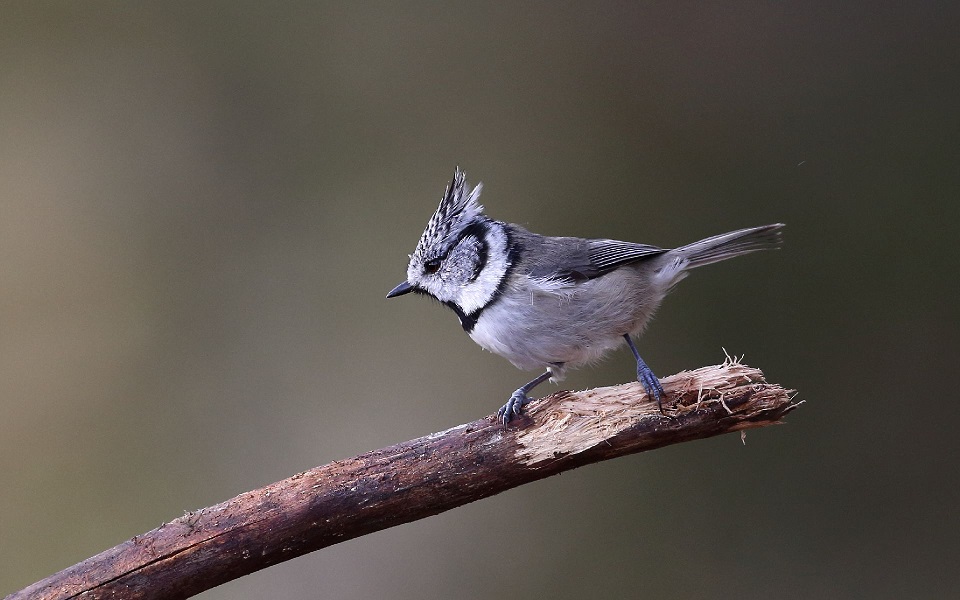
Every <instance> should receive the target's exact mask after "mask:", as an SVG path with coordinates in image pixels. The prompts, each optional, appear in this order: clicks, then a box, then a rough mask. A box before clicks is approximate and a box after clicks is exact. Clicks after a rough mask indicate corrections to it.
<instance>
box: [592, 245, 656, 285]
mask: <svg viewBox="0 0 960 600" xmlns="http://www.w3.org/2000/svg"><path fill="white" fill-rule="evenodd" d="M587 252H588V255H589V256H590V264H591V265H593V267H594V268H595V269H596V270H597V274H596V275H593V277H599V276H600V275H603V274H604V273H609V272H610V271H612V270H614V269H616V268H617V267H619V266H621V265H626V264H629V263H632V262H637V261H638V260H642V259H644V258H649V257H651V256H660V255H661V254H663V253H664V252H666V250H665V249H663V248H658V247H657V246H650V245H649V244H634V243H633V242H620V241H617V240H587Z"/></svg>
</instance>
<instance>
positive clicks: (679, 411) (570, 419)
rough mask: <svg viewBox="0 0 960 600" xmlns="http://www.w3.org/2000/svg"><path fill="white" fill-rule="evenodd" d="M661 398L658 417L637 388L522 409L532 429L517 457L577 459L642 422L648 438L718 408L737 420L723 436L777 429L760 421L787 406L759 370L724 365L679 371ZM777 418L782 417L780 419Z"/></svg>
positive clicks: (570, 396)
mask: <svg viewBox="0 0 960 600" xmlns="http://www.w3.org/2000/svg"><path fill="white" fill-rule="evenodd" d="M661 384H662V385H663V388H664V391H665V392H666V398H665V399H664V402H663V413H662V414H661V413H660V411H659V410H658V408H657V403H656V401H655V400H654V399H653V398H651V397H650V396H648V395H647V394H646V392H645V391H644V390H643V387H642V385H641V384H640V383H639V382H633V383H627V384H623V385H616V386H610V387H601V388H594V389H591V390H586V391H583V392H560V393H558V394H554V395H553V396H552V397H549V400H548V401H546V402H534V403H531V404H529V405H528V406H527V409H526V410H527V413H528V415H529V417H530V418H531V419H532V421H533V423H534V426H532V427H528V428H525V429H524V430H522V431H520V432H519V433H518V435H517V442H518V443H519V446H520V447H519V448H518V450H517V457H518V458H519V459H520V460H521V461H522V462H525V463H527V464H536V463H540V462H543V461H548V460H553V459H556V458H557V457H560V456H566V455H570V454H578V453H581V452H584V451H586V450H589V449H591V448H594V447H596V446H598V445H600V444H609V443H610V440H611V438H613V437H615V436H617V435H618V434H620V433H621V432H624V431H626V430H628V429H630V428H631V427H635V426H637V425H638V424H640V423H641V422H642V421H649V424H648V425H647V427H648V428H649V429H651V430H652V431H653V432H656V431H658V430H660V429H673V424H672V423H671V421H672V420H673V419H675V418H676V417H681V416H685V415H689V414H691V413H695V412H697V411H702V410H703V409H705V408H707V407H714V408H715V407H716V406H720V407H722V409H723V411H724V413H725V414H727V415H730V416H735V417H737V422H735V423H730V425H729V427H728V430H729V431H737V430H744V429H749V428H752V427H761V426H763V425H770V424H773V423H778V422H780V421H779V416H778V417H777V418H775V419H770V418H764V417H763V415H764V414H765V413H766V412H767V411H769V409H770V408H771V407H772V406H775V405H778V404H782V403H783V402H785V401H787V400H789V398H790V394H791V393H792V391H791V390H786V389H784V388H782V387H780V386H777V385H771V384H768V383H766V381H764V379H763V373H762V372H761V371H760V370H759V369H754V368H753V367H748V366H746V365H743V364H740V363H739V362H737V361H736V360H734V359H729V358H728V360H727V361H725V362H724V363H723V364H721V365H714V366H709V367H702V368H699V369H696V370H693V371H682V372H680V373H678V374H676V375H672V376H670V377H666V378H664V379H663V380H661ZM780 416H782V413H781V414H780Z"/></svg>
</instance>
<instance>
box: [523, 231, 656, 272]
mask: <svg viewBox="0 0 960 600" xmlns="http://www.w3.org/2000/svg"><path fill="white" fill-rule="evenodd" d="M511 233H512V234H513V237H514V239H516V241H517V242H518V245H519V246H521V247H522V248H523V251H522V253H521V261H522V262H524V263H526V264H525V265H524V267H525V270H526V271H527V272H528V273H529V274H530V275H531V276H533V277H542V278H545V279H555V280H561V281H563V280H566V281H585V280H587V279H593V278H595V277H600V276H601V275H604V274H606V273H609V272H610V271H613V270H614V269H616V268H617V267H619V266H621V265H625V264H628V263H632V262H636V261H638V260H642V259H644V258H648V257H651V256H659V255H660V254H663V253H664V252H666V250H665V249H663V248H658V247H656V246H649V245H647V244H634V243H631V242H620V241H617V240H587V239H583V238H572V237H548V236H542V235H538V234H535V233H530V232H529V231H526V230H524V229H521V228H519V227H516V228H515V229H513V230H512V231H511Z"/></svg>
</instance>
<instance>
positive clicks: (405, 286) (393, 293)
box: [387, 281, 413, 298]
mask: <svg viewBox="0 0 960 600" xmlns="http://www.w3.org/2000/svg"><path fill="white" fill-rule="evenodd" d="M412 291H413V286H412V285H410V284H409V283H407V282H406V281H404V282H403V283H401V284H400V285H398V286H397V287H395V288H393V289H392V290H390V291H389V292H388V293H387V298H396V297H397V296H402V295H404V294H409V293H410V292H412Z"/></svg>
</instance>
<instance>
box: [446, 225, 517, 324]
mask: <svg viewBox="0 0 960 600" xmlns="http://www.w3.org/2000/svg"><path fill="white" fill-rule="evenodd" d="M483 241H484V242H485V243H486V245H487V256H486V259H487V260H486V262H485V263H484V264H483V265H481V267H480V272H479V273H478V274H477V277H476V278H475V279H474V280H473V281H471V282H469V283H467V284H466V285H464V286H463V287H462V288H461V290H460V294H459V297H458V298H457V304H458V305H459V306H460V308H461V310H463V312H464V314H467V315H470V314H473V313H475V312H476V311H478V310H480V309H481V308H483V307H484V306H486V305H487V304H488V303H489V302H490V301H491V300H493V297H494V295H495V294H496V293H497V289H498V288H499V287H500V283H501V282H502V281H503V278H504V277H505V276H506V274H507V269H508V268H510V260H509V250H508V244H507V232H506V231H505V230H504V228H503V225H501V224H500V223H496V222H494V223H491V224H490V226H489V227H487V231H486V233H485V234H484V237H483Z"/></svg>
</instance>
